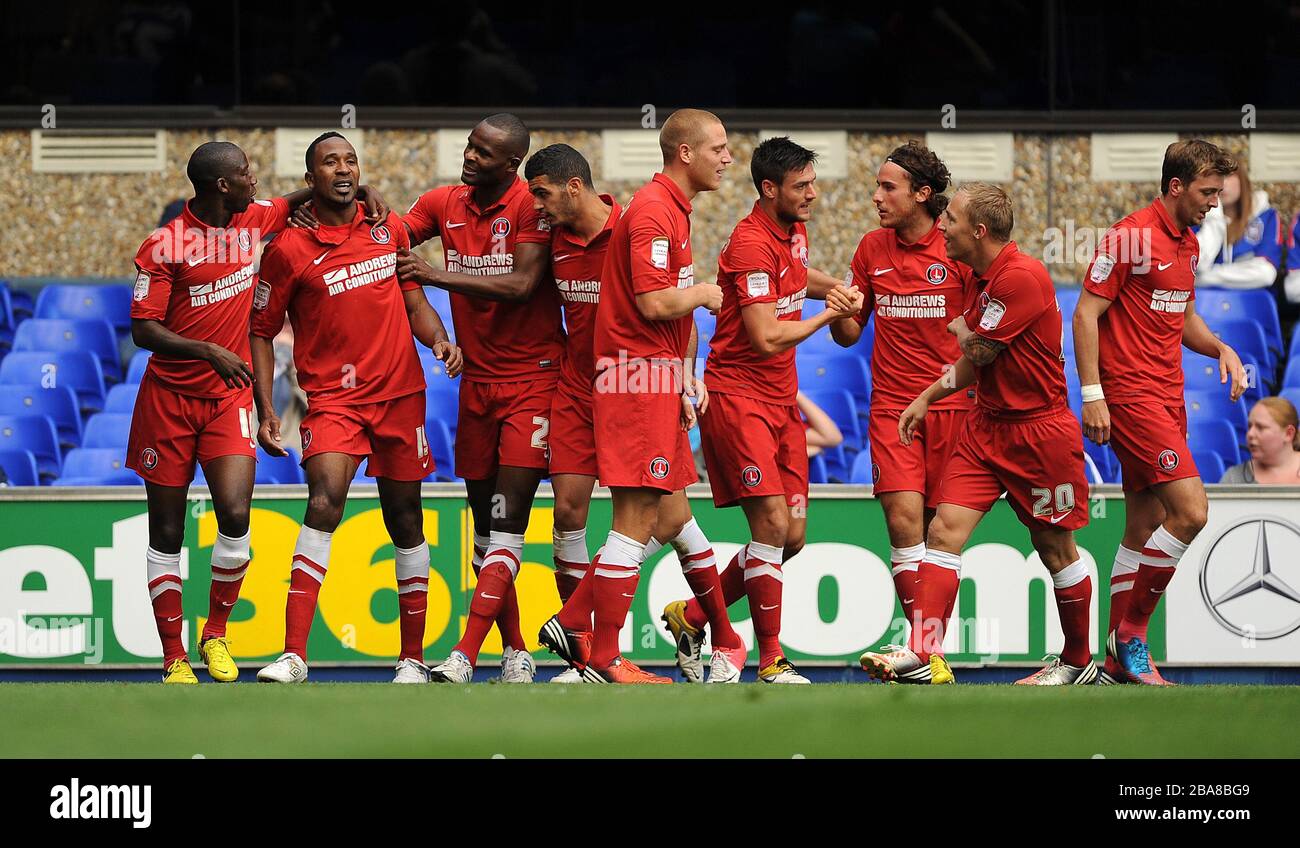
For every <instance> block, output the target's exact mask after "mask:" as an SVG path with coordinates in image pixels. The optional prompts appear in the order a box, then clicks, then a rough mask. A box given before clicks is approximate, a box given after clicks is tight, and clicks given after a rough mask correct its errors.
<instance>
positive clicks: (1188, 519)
mask: <svg viewBox="0 0 1300 848" xmlns="http://www.w3.org/2000/svg"><path fill="white" fill-rule="evenodd" d="M1209 517H1210V504H1209V501H1208V500H1207V499H1206V497H1205V495H1204V494H1202V495H1201V496H1200V497H1199V498H1196V499H1191V500H1189V502H1188V503H1187V504H1181V505H1180V506H1179V509H1178V511H1177V512H1174V513H1171V514H1170V515H1169V516H1168V518H1166V519H1165V522H1166V524H1169V525H1172V526H1170V527H1168V528H1167V529H1168V530H1169V532H1171V533H1173V534H1174V535H1175V536H1177V537H1178V538H1179V539H1181V540H1182V541H1184V542H1190V541H1191V540H1192V539H1194V538H1196V535H1197V534H1198V533H1200V532H1201V530H1203V529H1204V528H1205V524H1206V522H1207V521H1209Z"/></svg>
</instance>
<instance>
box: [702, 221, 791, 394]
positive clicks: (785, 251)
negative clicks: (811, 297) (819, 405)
mask: <svg viewBox="0 0 1300 848" xmlns="http://www.w3.org/2000/svg"><path fill="white" fill-rule="evenodd" d="M718 285H719V286H722V309H721V310H719V311H718V322H717V326H716V328H715V329H714V331H713V339H712V340H711V341H710V343H709V361H708V370H707V377H708V380H707V382H708V386H709V388H710V389H711V390H713V391H717V392H722V393H723V394H732V395H739V396H741V397H747V398H753V399H754V400H760V401H763V402H764V403H775V404H792V403H794V402H795V394H796V393H797V392H798V391H799V378H798V377H797V376H796V374H795V369H794V348H790V349H789V350H784V351H781V352H780V353H777V354H773V355H772V356H763V355H761V354H759V353H758V352H757V351H755V350H754V348H753V346H752V345H751V344H750V342H749V333H747V332H746V331H745V320H744V318H743V317H742V316H741V310H742V309H744V308H745V307H746V306H749V305H750V304H752V303H774V304H776V318H777V320H778V321H799V320H802V318H803V300H804V296H805V295H806V294H807V293H808V230H807V229H806V228H805V227H804V225H803V224H802V223H796V224H795V225H794V227H793V228H792V229H791V231H790V232H787V231H786V230H785V228H784V227H782V226H781V225H780V224H778V223H777V222H776V221H775V220H773V219H772V218H771V217H770V216H769V215H768V214H767V213H766V212H764V211H763V210H762V209H761V208H760V207H759V205H758V204H757V203H755V204H754V208H753V210H752V211H751V212H750V213H749V214H748V215H746V216H745V217H744V218H742V219H741V221H740V223H739V224H737V225H736V228H735V229H734V230H732V231H731V239H730V240H729V241H728V242H727V246H726V247H725V248H723V251H722V255H721V256H719V257H718Z"/></svg>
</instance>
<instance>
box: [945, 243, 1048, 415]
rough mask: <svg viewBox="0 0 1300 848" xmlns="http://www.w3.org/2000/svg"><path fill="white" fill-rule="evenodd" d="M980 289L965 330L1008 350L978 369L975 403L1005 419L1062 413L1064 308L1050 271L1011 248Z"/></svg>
mask: <svg viewBox="0 0 1300 848" xmlns="http://www.w3.org/2000/svg"><path fill="white" fill-rule="evenodd" d="M978 285H979V291H978V294H977V296H976V298H975V303H974V305H972V306H971V308H970V309H968V310H967V311H966V326H967V327H969V328H970V329H971V331H972V332H975V333H978V334H979V335H981V336H983V337H984V338H986V339H991V340H992V341H996V342H1002V343H1003V344H1005V345H1006V346H1007V347H1006V349H1005V350H1003V351H1002V352H1001V353H999V354H998V356H997V358H996V359H994V360H993V361H992V362H990V363H989V364H988V365H985V366H984V367H983V368H977V369H976V378H975V397H976V402H977V403H978V404H979V406H980V407H982V408H983V409H986V410H988V411H989V412H991V413H993V414H994V415H998V416H1003V417H1008V416H1011V417H1015V416H1023V415H1035V414H1037V413H1040V412H1046V411H1048V410H1052V409H1057V408H1061V409H1064V408H1065V357H1064V355H1063V354H1062V353H1061V307H1060V306H1059V305H1058V304H1057V302H1056V287H1055V286H1054V285H1052V278H1051V277H1050V276H1048V273H1047V268H1046V267H1044V265H1043V263H1041V262H1039V261H1038V260H1037V259H1034V258H1032V257H1030V256H1029V255H1027V254H1024V253H1021V252H1020V251H1019V249H1017V248H1016V243H1015V242H1008V243H1007V245H1006V247H1004V248H1002V252H1001V253H999V254H998V256H997V258H996V259H994V260H993V264H992V265H990V266H989V268H988V270H987V271H986V272H985V273H984V275H983V276H982V278H981V279H980V280H979V281H978Z"/></svg>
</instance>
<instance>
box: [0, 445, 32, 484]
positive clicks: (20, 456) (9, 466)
mask: <svg viewBox="0 0 1300 848" xmlns="http://www.w3.org/2000/svg"><path fill="white" fill-rule="evenodd" d="M0 468H3V469H4V472H5V477H7V478H8V479H9V485H10V486H39V485H40V484H41V475H40V472H39V471H37V470H36V457H35V455H34V454H32V452H31V451H29V450H13V449H5V450H0Z"/></svg>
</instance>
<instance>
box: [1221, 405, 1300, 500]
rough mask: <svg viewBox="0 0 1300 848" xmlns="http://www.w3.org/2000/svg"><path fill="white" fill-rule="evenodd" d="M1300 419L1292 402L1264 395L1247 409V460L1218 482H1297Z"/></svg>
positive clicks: (1292, 484)
mask: <svg viewBox="0 0 1300 848" xmlns="http://www.w3.org/2000/svg"><path fill="white" fill-rule="evenodd" d="M1298 431H1300V419H1298V418H1297V416H1296V409H1295V407H1294V406H1293V405H1292V404H1291V401H1289V400H1287V399H1286V398H1282V397H1266V398H1264V399H1263V400H1261V401H1259V402H1258V403H1256V404H1255V407H1254V408H1253V409H1251V411H1250V419H1249V422H1248V424H1247V426H1246V448H1247V449H1248V450H1249V451H1250V459H1248V460H1246V461H1245V462H1243V463H1241V464H1239V465H1234V466H1232V467H1231V468H1229V469H1228V470H1227V471H1225V472H1224V474H1223V478H1222V479H1221V480H1219V482H1220V483H1259V484H1262V485H1291V486H1296V485H1300V436H1297V432H1298Z"/></svg>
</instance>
